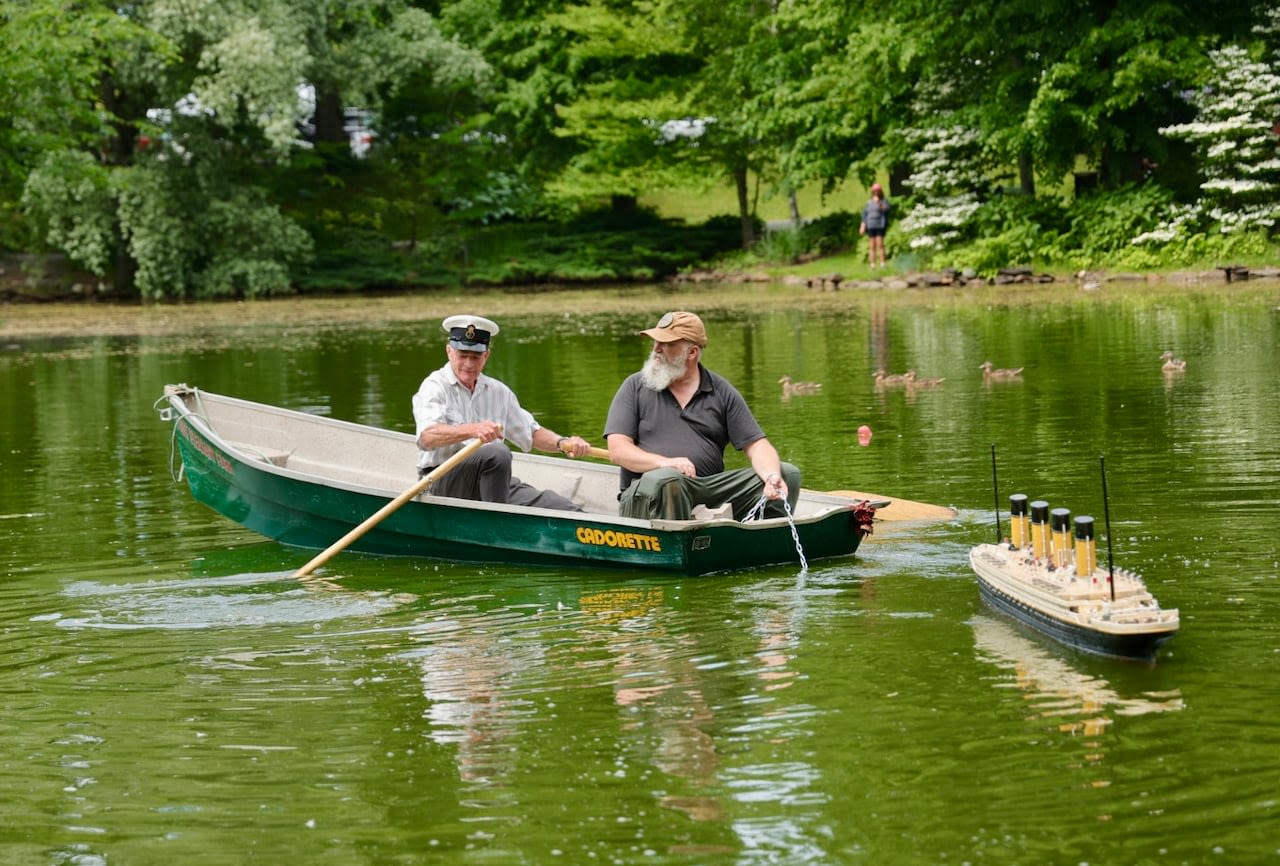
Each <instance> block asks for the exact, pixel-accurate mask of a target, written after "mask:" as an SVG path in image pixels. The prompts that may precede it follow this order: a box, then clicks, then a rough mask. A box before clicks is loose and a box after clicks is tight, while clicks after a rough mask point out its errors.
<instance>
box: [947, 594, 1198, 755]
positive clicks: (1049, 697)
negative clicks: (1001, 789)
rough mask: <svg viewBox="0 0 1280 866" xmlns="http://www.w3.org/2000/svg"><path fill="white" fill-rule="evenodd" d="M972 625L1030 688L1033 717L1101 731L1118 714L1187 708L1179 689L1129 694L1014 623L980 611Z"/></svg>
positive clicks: (986, 653)
mask: <svg viewBox="0 0 1280 866" xmlns="http://www.w3.org/2000/svg"><path fill="white" fill-rule="evenodd" d="M971 624H972V626H973V642H974V646H975V647H976V648H977V650H978V653H979V655H980V656H981V657H984V658H985V659H987V660H989V661H991V662H993V663H994V664H996V665H997V666H998V667H1001V668H1007V669H1009V670H1011V671H1012V672H1013V678H1012V680H1011V681H1010V682H1009V683H1008V684H1007V685H1009V686H1011V687H1013V688H1016V689H1018V690H1019V691H1021V692H1023V693H1024V696H1025V697H1026V699H1027V701H1028V703H1030V704H1031V705H1032V706H1033V708H1034V710H1035V711H1034V713H1033V714H1032V715H1031V716H1030V718H1031V719H1057V720H1058V725H1057V728H1058V730H1059V731H1061V732H1062V733H1065V734H1068V735H1084V736H1090V737H1093V736H1099V735H1101V734H1103V733H1105V731H1106V729H1107V728H1108V727H1109V726H1110V725H1111V724H1112V716H1142V715H1146V714H1148V713H1168V712H1175V711H1178V710H1181V709H1182V708H1183V701H1182V694H1181V692H1179V691H1178V690H1177V689H1174V690H1172V691H1165V692H1147V693H1144V694H1142V695H1141V696H1139V697H1134V698H1128V697H1124V696H1122V695H1120V694H1119V693H1118V692H1117V691H1116V690H1115V689H1114V688H1112V687H1111V685H1110V684H1109V683H1108V682H1107V681H1106V680H1104V679H1102V678H1100V677H1097V676H1091V675H1089V674H1083V673H1081V672H1080V671H1078V670H1076V669H1075V668H1074V667H1072V666H1071V664H1070V663H1068V662H1067V661H1066V660H1064V659H1062V658H1059V657H1058V656H1056V655H1054V654H1053V653H1052V652H1050V651H1049V650H1048V649H1046V648H1044V647H1042V646H1039V645H1038V644H1036V643H1035V642H1034V641H1032V640H1030V639H1029V638H1026V637H1024V636H1022V635H1021V634H1019V633H1018V631H1017V630H1016V628H1015V627H1014V626H1013V625H1011V624H1010V623H1006V622H1004V621H1002V620H997V619H989V618H987V617H984V616H975V617H974V618H973V620H972V621H971ZM1099 757H1100V755H1099Z"/></svg>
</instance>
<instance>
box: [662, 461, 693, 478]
mask: <svg viewBox="0 0 1280 866" xmlns="http://www.w3.org/2000/svg"><path fill="white" fill-rule="evenodd" d="M660 465H661V466H666V467H668V468H670V469H675V470H677V471H679V472H680V474H681V475H688V476H689V477H690V478H697V477H698V470H697V469H695V468H694V467H693V461H692V460H690V459H689V458H688V457H664V458H662V463H661V464H660Z"/></svg>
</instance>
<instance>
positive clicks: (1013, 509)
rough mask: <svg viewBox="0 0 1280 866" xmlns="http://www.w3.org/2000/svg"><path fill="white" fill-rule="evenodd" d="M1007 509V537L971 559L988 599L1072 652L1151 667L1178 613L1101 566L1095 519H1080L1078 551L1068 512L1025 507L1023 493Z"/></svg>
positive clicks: (1129, 576)
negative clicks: (1135, 660)
mask: <svg viewBox="0 0 1280 866" xmlns="http://www.w3.org/2000/svg"><path fill="white" fill-rule="evenodd" d="M1104 485H1105V476H1104ZM1009 505H1010V532H1009V537H1008V538H1007V539H1003V540H1002V541H1001V542H1000V543H999V544H979V545H977V546H976V547H974V548H973V550H972V551H971V552H970V554H969V561H970V563H972V565H973V570H974V571H975V572H976V573H977V575H978V587H979V590H980V591H981V593H982V597H983V599H984V600H985V601H986V602H987V603H988V604H989V605H990V606H991V607H993V608H995V609H996V610H999V611H1002V612H1004V613H1007V614H1009V615H1011V616H1013V617H1016V618H1017V619H1019V620H1021V621H1022V622H1024V623H1026V624H1027V625H1030V626H1032V627H1034V628H1035V629H1037V630H1039V631H1042V632H1044V633H1045V634H1047V635H1049V636H1050V637H1053V638H1055V639H1056V640H1059V641H1061V642H1062V643H1065V644H1067V645H1069V646H1073V647H1077V648H1079V649H1082V650H1085V651H1087V652H1092V653H1098V654H1100V655H1108V656H1120V657H1125V658H1138V659H1148V660H1150V659H1154V658H1155V655H1156V652H1157V651H1158V650H1159V648H1160V646H1161V645H1162V644H1164V643H1165V641H1167V640H1169V638H1171V637H1173V635H1174V634H1175V633H1176V632H1177V631H1178V611H1177V610H1176V609H1175V610H1162V609H1161V607H1160V604H1159V602H1157V601H1156V599H1155V597H1154V596H1152V594H1151V593H1150V592H1148V591H1147V587H1146V585H1145V584H1144V583H1143V581H1142V578H1141V577H1139V576H1138V575H1136V574H1133V573H1132V572H1129V571H1125V570H1123V569H1118V568H1115V567H1114V565H1112V564H1111V563H1110V562H1108V564H1107V566H1106V567H1105V568H1103V567H1100V566H1099V565H1098V555H1097V542H1096V540H1095V538H1094V520H1093V518H1092V517H1089V516H1084V515H1082V516H1079V517H1076V518H1075V533H1074V534H1075V538H1074V543H1073V539H1072V537H1071V536H1072V532H1071V512H1070V511H1069V510H1068V509H1066V508H1053V509H1050V507H1049V503H1048V502H1045V501H1042V500H1036V501H1034V502H1031V503H1030V504H1029V506H1028V502H1027V497H1026V496H1025V495H1023V494H1021V493H1018V494H1014V495H1013V496H1011V497H1009ZM998 526H999V520H998V518H997V531H998ZM1109 540H1110V533H1109V532H1108V541H1109ZM1108 560H1110V557H1109V556H1108Z"/></svg>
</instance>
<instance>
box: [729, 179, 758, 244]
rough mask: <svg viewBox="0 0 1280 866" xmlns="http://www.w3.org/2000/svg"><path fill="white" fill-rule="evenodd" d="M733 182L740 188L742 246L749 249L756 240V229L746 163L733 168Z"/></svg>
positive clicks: (739, 214) (739, 205)
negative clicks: (752, 217) (752, 214)
mask: <svg viewBox="0 0 1280 866" xmlns="http://www.w3.org/2000/svg"><path fill="white" fill-rule="evenodd" d="M733 184H734V186H736V187H737V188H738V218H739V219H740V220H741V222H742V248H743V249H744V250H749V249H751V247H752V245H753V244H754V243H755V242H756V231H755V224H754V221H753V220H752V219H751V203H750V190H749V189H748V187H747V165H746V163H743V164H741V165H739V166H738V167H737V168H735V169H734V170H733Z"/></svg>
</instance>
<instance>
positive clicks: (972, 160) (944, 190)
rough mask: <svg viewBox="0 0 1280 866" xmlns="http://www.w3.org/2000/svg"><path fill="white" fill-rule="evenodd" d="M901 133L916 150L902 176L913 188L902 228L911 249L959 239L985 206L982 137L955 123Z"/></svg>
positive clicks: (929, 249)
mask: <svg viewBox="0 0 1280 866" xmlns="http://www.w3.org/2000/svg"><path fill="white" fill-rule="evenodd" d="M903 138H904V139H905V142H906V144H907V145H908V147H907V152H910V153H912V154H913V156H912V171H911V174H910V176H909V177H908V178H907V179H906V180H905V181H903V185H904V186H906V187H907V188H908V189H910V190H911V209H910V210H909V211H908V212H907V214H906V216H905V217H904V218H903V219H902V221H901V222H900V223H899V224H898V230H899V231H900V232H902V233H903V234H904V235H905V236H906V237H907V238H908V243H909V244H910V246H911V249H913V250H918V251H921V252H924V253H930V252H936V251H938V250H941V249H944V248H946V247H947V246H949V245H951V244H953V243H955V242H956V241H958V240H960V239H961V237H962V236H963V229H964V227H965V226H967V225H968V224H969V223H970V221H971V220H972V218H973V215H974V214H975V213H977V211H978V208H979V207H981V202H979V200H978V194H977V190H978V189H979V188H980V187H981V186H982V184H983V183H984V182H985V178H984V173H983V170H982V165H981V162H980V160H979V158H978V157H979V154H980V151H981V141H980V139H979V137H978V133H977V131H976V130H974V129H973V128H971V127H967V126H963V125H961V124H959V123H955V122H952V123H951V124H950V125H938V126H926V127H918V128H914V129H909V130H905V131H904V132H903Z"/></svg>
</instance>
